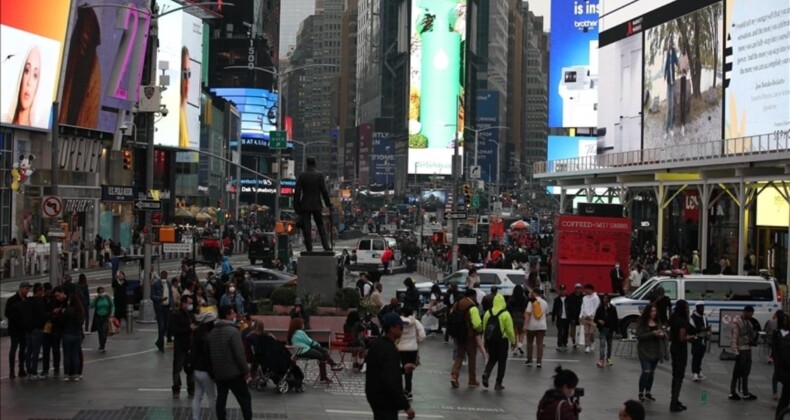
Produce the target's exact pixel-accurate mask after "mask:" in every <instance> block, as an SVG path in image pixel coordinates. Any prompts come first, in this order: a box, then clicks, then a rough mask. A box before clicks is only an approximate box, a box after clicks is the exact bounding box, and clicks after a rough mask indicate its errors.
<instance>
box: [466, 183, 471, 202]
mask: <svg viewBox="0 0 790 420" xmlns="http://www.w3.org/2000/svg"><path fill="white" fill-rule="evenodd" d="M471 202H472V187H471V186H469V184H464V203H466V205H469V204H470V203H471Z"/></svg>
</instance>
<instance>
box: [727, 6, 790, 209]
mask: <svg viewBox="0 0 790 420" xmlns="http://www.w3.org/2000/svg"><path fill="white" fill-rule="evenodd" d="M726 7H727V25H726V30H727V31H728V32H727V36H726V39H727V50H726V51H727V59H726V61H725V80H724V86H725V92H726V100H725V101H724V107H725V113H724V122H725V125H724V127H725V136H726V138H735V137H744V136H754V135H759V134H772V133H778V132H785V133H786V134H785V136H787V135H788V134H787V133H788V130H790V88H789V87H788V86H790V60H788V59H787V56H788V51H787V45H788V33H789V32H788V25H787V16H788V15H790V1H787V0H785V1H760V2H754V1H748V0H727V1H726ZM782 50H784V52H783V53H781V52H780V51H782ZM771 141H772V142H776V138H775V137H774V138H773V139H771ZM760 146H762V147H763V148H764V147H766V146H767V145H758V144H756V143H755V144H752V143H751V142H750V141H747V142H746V143H745V144H743V147H744V148H745V149H746V150H744V151H748V150H758V148H759V147H760ZM732 152H740V151H737V150H734V151H732ZM786 222H787V220H785V223H786Z"/></svg>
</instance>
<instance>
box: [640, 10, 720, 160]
mask: <svg viewBox="0 0 790 420" xmlns="http://www.w3.org/2000/svg"><path fill="white" fill-rule="evenodd" d="M695 28H696V29H695ZM644 34H645V44H644V45H645V46H644V59H645V61H644V68H643V82H642V83H643V87H644V97H645V101H644V106H643V123H642V130H643V137H642V143H643V144H642V148H643V149H663V148H667V149H668V150H670V151H671V150H672V146H676V145H682V144H690V143H702V142H707V141H714V140H718V139H721V134H722V132H721V130H722V74H723V68H722V67H723V66H722V63H723V51H724V10H723V7H722V4H721V3H720V2H719V3H714V4H713V5H711V6H708V7H705V8H703V9H700V10H697V11H695V12H693V13H689V14H687V15H685V16H681V17H678V18H677V19H673V20H670V21H668V22H665V23H663V24H661V25H658V26H655V27H652V28H650V29H647V30H646V31H645V32H644Z"/></svg>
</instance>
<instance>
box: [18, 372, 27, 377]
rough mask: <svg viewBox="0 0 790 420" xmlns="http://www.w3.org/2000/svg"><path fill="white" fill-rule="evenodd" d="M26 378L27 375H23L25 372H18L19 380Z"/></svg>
mask: <svg viewBox="0 0 790 420" xmlns="http://www.w3.org/2000/svg"><path fill="white" fill-rule="evenodd" d="M26 376H27V373H25V371H24V370H20V371H19V377H20V378H24V377H26Z"/></svg>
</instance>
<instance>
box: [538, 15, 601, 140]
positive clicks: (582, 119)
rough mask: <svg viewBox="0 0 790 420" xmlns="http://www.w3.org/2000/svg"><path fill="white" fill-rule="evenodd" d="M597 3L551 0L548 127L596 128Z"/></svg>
mask: <svg viewBox="0 0 790 420" xmlns="http://www.w3.org/2000/svg"><path fill="white" fill-rule="evenodd" d="M599 11H600V9H599V5H598V0H588V1H571V0H552V2H551V32H552V33H553V34H562V36H552V37H551V56H550V57H549V127H597V126H598V111H597V109H598V14H599Z"/></svg>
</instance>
